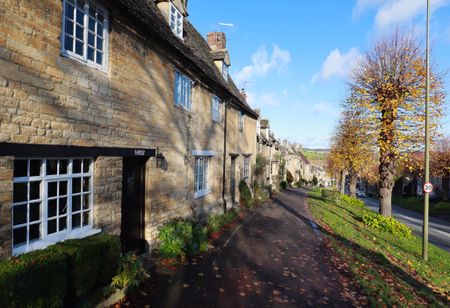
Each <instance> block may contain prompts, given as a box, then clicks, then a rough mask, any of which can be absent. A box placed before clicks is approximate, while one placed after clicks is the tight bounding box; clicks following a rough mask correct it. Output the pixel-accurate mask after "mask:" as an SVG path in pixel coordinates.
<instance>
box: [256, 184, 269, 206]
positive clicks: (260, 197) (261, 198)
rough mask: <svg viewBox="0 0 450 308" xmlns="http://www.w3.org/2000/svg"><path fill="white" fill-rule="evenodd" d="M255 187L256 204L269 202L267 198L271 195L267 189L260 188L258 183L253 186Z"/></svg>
mask: <svg viewBox="0 0 450 308" xmlns="http://www.w3.org/2000/svg"><path fill="white" fill-rule="evenodd" d="M253 187H254V191H255V198H254V199H255V202H256V203H263V202H265V201H266V200H267V198H269V193H268V192H267V190H266V189H264V188H261V186H259V184H258V182H257V181H255V184H254V185H253Z"/></svg>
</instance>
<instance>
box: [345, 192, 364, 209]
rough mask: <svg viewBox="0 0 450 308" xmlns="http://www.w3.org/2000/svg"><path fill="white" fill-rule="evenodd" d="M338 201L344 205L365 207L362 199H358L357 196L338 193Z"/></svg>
mask: <svg viewBox="0 0 450 308" xmlns="http://www.w3.org/2000/svg"><path fill="white" fill-rule="evenodd" d="M340 201H341V204H342V205H346V206H358V207H365V205H364V202H363V201H361V200H359V199H358V198H355V197H351V196H347V195H340Z"/></svg>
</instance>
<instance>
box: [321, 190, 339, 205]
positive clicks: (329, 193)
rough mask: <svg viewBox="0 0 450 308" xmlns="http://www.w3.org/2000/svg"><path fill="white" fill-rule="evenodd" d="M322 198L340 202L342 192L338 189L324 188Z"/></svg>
mask: <svg viewBox="0 0 450 308" xmlns="http://www.w3.org/2000/svg"><path fill="white" fill-rule="evenodd" d="M321 195H322V199H323V200H327V201H332V202H335V203H338V202H339V201H340V195H341V194H340V193H339V192H338V191H336V190H330V189H322V192H321Z"/></svg>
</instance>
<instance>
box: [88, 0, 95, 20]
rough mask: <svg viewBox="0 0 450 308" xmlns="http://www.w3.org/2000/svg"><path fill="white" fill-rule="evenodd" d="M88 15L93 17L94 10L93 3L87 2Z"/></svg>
mask: <svg viewBox="0 0 450 308" xmlns="http://www.w3.org/2000/svg"><path fill="white" fill-rule="evenodd" d="M89 15H90V16H93V17H95V15H96V11H95V5H93V4H92V3H89Z"/></svg>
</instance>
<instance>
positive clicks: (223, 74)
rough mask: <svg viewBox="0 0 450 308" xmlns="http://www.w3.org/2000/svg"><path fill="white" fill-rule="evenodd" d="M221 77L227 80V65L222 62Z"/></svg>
mask: <svg viewBox="0 0 450 308" xmlns="http://www.w3.org/2000/svg"><path fill="white" fill-rule="evenodd" d="M222 77H223V79H225V80H228V65H227V64H226V63H225V62H222Z"/></svg>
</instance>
